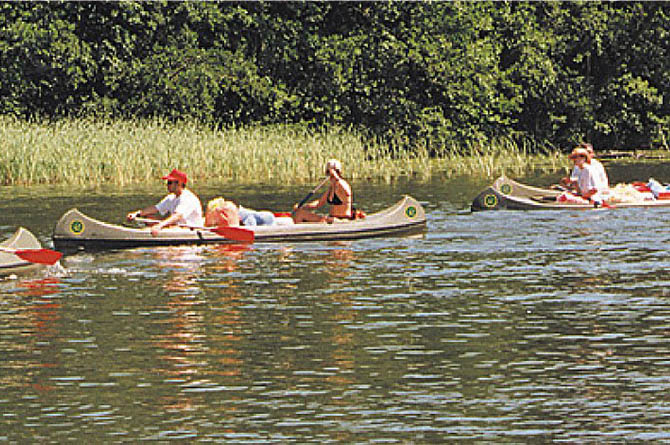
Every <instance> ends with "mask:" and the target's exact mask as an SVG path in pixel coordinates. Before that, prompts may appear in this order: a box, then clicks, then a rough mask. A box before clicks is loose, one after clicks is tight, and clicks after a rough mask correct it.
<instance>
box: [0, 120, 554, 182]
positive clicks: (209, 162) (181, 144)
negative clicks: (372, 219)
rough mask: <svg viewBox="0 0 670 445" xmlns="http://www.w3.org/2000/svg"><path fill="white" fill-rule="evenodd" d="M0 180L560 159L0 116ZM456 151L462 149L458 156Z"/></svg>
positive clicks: (505, 144) (304, 133) (292, 177)
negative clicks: (335, 163) (332, 161)
mask: <svg viewBox="0 0 670 445" xmlns="http://www.w3.org/2000/svg"><path fill="white" fill-rule="evenodd" d="M0 140H2V141H3V150H0V178H1V179H0V181H2V183H3V184H6V185H10V184H11V185H15V184H20V185H31V184H78V185H96V184H103V183H113V184H119V185H127V184H138V183H143V182H147V181H155V180H156V178H158V177H160V176H162V175H164V174H165V173H166V172H168V171H170V170H171V169H172V168H178V169H180V170H183V171H185V172H187V173H188V174H189V177H191V178H193V180H194V181H197V182H201V183H202V182H209V181H211V182H215V181H217V182H237V183H270V184H285V183H310V182H314V180H315V179H318V178H320V177H322V176H323V166H324V164H325V162H326V160H327V159H329V158H337V159H339V160H340V161H341V162H342V164H343V166H344V170H345V172H344V174H345V176H346V177H348V178H351V179H367V180H373V181H374V180H377V181H387V182H390V181H393V180H395V179H397V178H400V177H415V178H417V179H419V180H431V179H433V178H435V177H436V176H438V177H444V178H450V177H452V176H455V175H479V176H482V175H483V176H486V177H494V176H497V175H499V174H501V173H503V172H504V173H507V174H521V173H526V172H528V171H529V170H533V169H538V168H539V169H542V170H546V171H555V170H557V169H559V168H561V167H565V166H567V160H566V159H565V156H561V155H560V154H559V153H558V152H556V151H548V152H546V153H543V154H530V149H529V147H527V146H525V145H522V146H519V145H518V144H515V143H514V142H512V141H509V140H500V141H497V142H494V143H493V144H490V145H486V144H470V145H468V146H466V147H450V148H448V149H445V150H444V151H443V152H440V153H438V154H437V156H430V155H429V154H428V152H427V151H426V150H423V149H418V150H416V151H415V152H408V151H399V150H392V149H390V148H389V147H386V146H384V145H381V144H376V143H374V142H370V141H369V140H365V139H364V138H362V137H361V136H360V135H358V134H357V133H355V132H353V131H347V130H345V129H343V128H331V129H328V130H326V131H322V132H314V131H311V130H309V129H308V128H306V127H305V126H290V125H286V126H270V127H261V126H258V127H244V128H226V129H222V130H214V129H211V128H209V127H206V126H202V125H198V124H196V123H192V122H178V123H170V122H167V121H163V120H160V119H153V120H147V121H121V120H114V121H109V120H107V121H105V120H95V119H68V120H61V121H57V122H52V123H44V122H25V121H22V120H19V119H16V118H13V117H8V116H0ZM462 153H466V154H465V155H463V154H462Z"/></svg>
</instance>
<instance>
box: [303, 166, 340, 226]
mask: <svg viewBox="0 0 670 445" xmlns="http://www.w3.org/2000/svg"><path fill="white" fill-rule="evenodd" d="M326 177H327V180H329V181H330V185H329V187H328V190H326V191H325V192H324V193H323V195H321V197H320V198H319V199H317V200H315V201H312V202H308V203H307V204H304V205H302V206H301V205H299V204H296V205H294V206H293V221H294V222H296V223H301V222H328V223H332V222H334V221H335V220H336V219H352V218H353V211H352V202H353V198H352V194H351V186H350V185H349V183H348V182H347V181H345V180H344V178H342V164H341V163H340V161H338V160H337V159H330V160H329V161H328V162H326ZM324 182H325V181H324ZM326 204H330V212H329V214H328V216H322V215H319V214H318V213H315V212H314V211H313V210H316V209H318V208H320V207H323V206H324V205H326Z"/></svg>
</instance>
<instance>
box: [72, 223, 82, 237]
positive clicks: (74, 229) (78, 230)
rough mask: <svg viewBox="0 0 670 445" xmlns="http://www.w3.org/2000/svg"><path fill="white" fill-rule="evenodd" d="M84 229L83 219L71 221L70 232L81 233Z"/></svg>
mask: <svg viewBox="0 0 670 445" xmlns="http://www.w3.org/2000/svg"><path fill="white" fill-rule="evenodd" d="M83 231H84V223H83V222H81V221H77V220H74V221H72V222H71V223H70V232H72V233H74V234H75V235H79V234H81V232H83Z"/></svg>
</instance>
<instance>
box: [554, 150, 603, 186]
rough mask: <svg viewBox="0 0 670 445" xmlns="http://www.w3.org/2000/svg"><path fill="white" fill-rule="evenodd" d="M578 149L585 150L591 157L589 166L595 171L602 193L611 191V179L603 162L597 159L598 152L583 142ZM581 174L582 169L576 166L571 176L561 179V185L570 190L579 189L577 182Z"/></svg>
mask: <svg viewBox="0 0 670 445" xmlns="http://www.w3.org/2000/svg"><path fill="white" fill-rule="evenodd" d="M576 148H583V149H585V150H586V151H587V152H588V155H589V157H590V162H589V163H588V164H589V165H590V166H591V167H592V168H593V170H594V174H595V178H596V181H597V183H598V188H599V189H600V190H601V191H602V192H605V190H609V186H610V185H609V178H608V177H607V172H606V171H605V166H603V164H602V162H600V161H599V160H597V159H596V152H595V150H594V149H593V145H591V144H589V143H588V142H582V143H581V144H579V145H578V146H577V147H576ZM580 173H581V169H580V168H579V167H578V166H577V165H576V164H575V166H574V167H573V169H572V173H571V174H570V176H566V177H565V178H562V179H561V184H562V185H563V186H564V187H567V188H568V189H570V190H574V189H575V188H576V187H577V182H578V181H579V175H580Z"/></svg>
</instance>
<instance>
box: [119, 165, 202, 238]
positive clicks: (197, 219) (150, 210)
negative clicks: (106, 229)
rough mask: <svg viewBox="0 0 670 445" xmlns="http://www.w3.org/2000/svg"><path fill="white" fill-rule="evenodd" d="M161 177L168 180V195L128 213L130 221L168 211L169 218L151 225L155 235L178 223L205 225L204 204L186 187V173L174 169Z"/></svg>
mask: <svg viewBox="0 0 670 445" xmlns="http://www.w3.org/2000/svg"><path fill="white" fill-rule="evenodd" d="M161 179H163V180H166V181H167V183H166V185H167V190H168V195H167V196H166V197H165V198H163V199H162V200H161V201H160V202H159V203H158V204H156V205H152V206H149V207H145V208H143V209H141V210H136V211H134V212H130V213H128V216H127V218H128V221H132V220H134V219H135V218H137V217H150V218H151V217H155V216H156V215H157V214H158V213H160V214H161V215H165V214H166V213H168V214H169V216H168V217H167V218H165V219H163V220H161V221H160V222H159V223H158V224H155V225H153V226H151V234H152V235H153V236H156V235H158V232H160V231H161V229H163V228H164V227H168V226H172V225H176V224H184V225H188V226H196V227H201V226H202V225H203V219H202V204H200V199H199V198H198V197H197V196H196V195H195V193H193V192H191V191H190V190H188V189H187V188H186V183H187V182H188V178H187V176H186V173H184V172H181V171H179V170H177V169H174V170H172V171H171V172H170V173H169V174H167V175H166V176H163V177H162V178H161Z"/></svg>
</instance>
